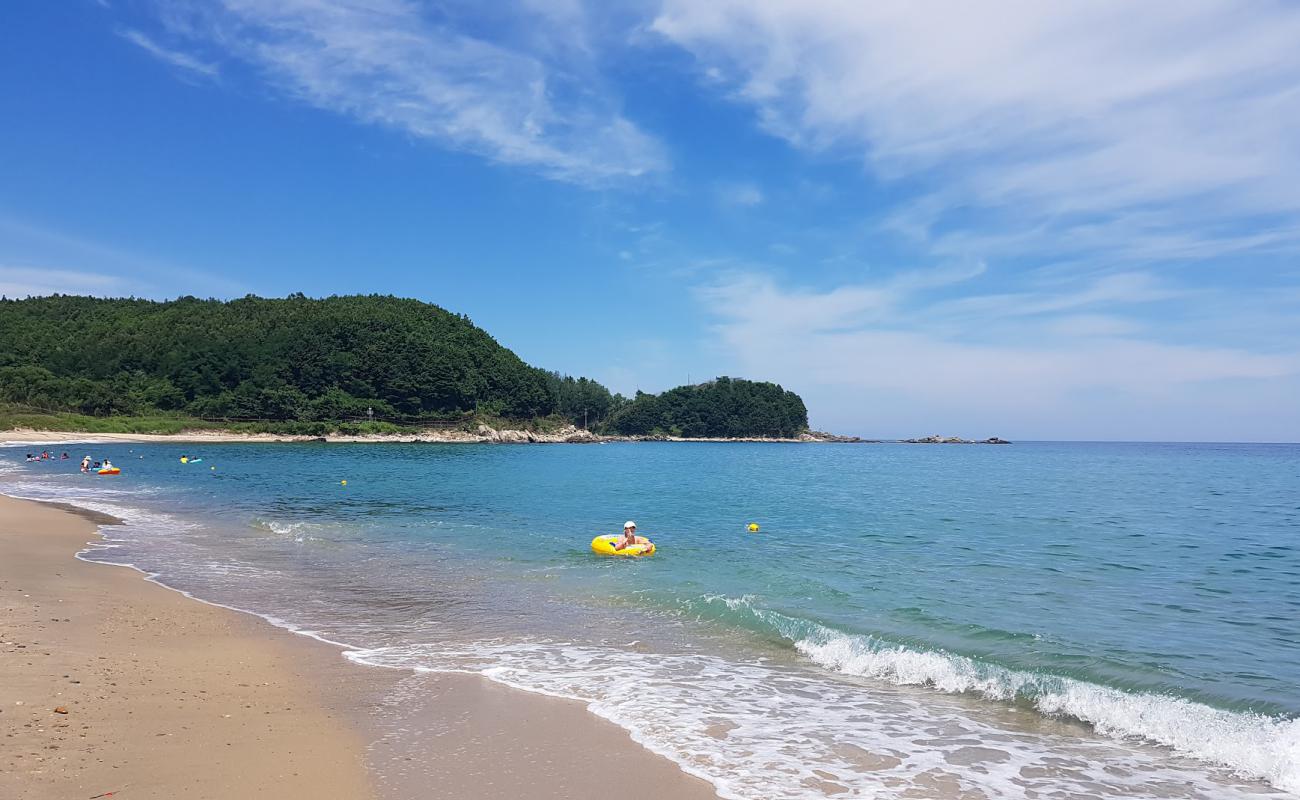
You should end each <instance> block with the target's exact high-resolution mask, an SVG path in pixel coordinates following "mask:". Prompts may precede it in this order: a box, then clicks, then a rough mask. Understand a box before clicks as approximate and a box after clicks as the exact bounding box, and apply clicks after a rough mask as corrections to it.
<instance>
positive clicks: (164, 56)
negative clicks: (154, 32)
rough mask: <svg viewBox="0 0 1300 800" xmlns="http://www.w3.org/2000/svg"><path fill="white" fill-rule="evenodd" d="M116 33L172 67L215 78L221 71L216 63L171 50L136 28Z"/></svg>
mask: <svg viewBox="0 0 1300 800" xmlns="http://www.w3.org/2000/svg"><path fill="white" fill-rule="evenodd" d="M118 35H119V36H121V37H122V38H123V39H126V40H127V41H128V42H131V43H132V44H134V45H136V46H137V47H139V48H140V49H142V50H144V51H145V52H146V53H148V54H149V55H151V56H153V57H154V58H156V59H158V60H159V61H165V62H166V63H168V64H171V65H172V66H173V67H180V68H181V69H183V70H185V71H187V72H191V73H195V74H198V75H203V76H206V77H208V78H215V77H217V75H219V74H220V72H221V70H220V69H219V68H218V67H217V65H216V64H212V63H209V62H207V61H202V60H200V59H198V58H196V57H194V56H192V55H190V54H189V53H183V52H181V51H180V50H172V49H169V48H166V47H163V46H162V45H160V44H158V43H157V42H155V41H154V40H153V39H150V38H149V37H148V36H146V35H145V34H143V33H141V32H140V31H138V30H134V29H131V28H127V29H124V30H121V31H119V32H118Z"/></svg>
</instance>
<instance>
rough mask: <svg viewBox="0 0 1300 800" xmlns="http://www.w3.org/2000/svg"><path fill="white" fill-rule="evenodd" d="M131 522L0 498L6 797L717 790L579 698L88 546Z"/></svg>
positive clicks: (696, 795) (682, 793)
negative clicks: (373, 661)
mask: <svg viewBox="0 0 1300 800" xmlns="http://www.w3.org/2000/svg"><path fill="white" fill-rule="evenodd" d="M115 522H117V521H116V520H114V519H113V518H111V517H108V516H107V515H103V514H99V513H97V512H94V511H89V510H85V509H80V508H78V507H76V506H74V505H69V504H64V503H49V502H43V501H35V500H25V499H18V498H13V497H9V496H6V495H0V551H2V552H3V555H4V557H3V558H0V596H3V598H4V599H5V600H6V601H7V602H6V608H7V615H6V617H5V619H4V621H3V623H0V625H3V627H0V652H4V653H6V654H9V655H10V656H11V657H10V658H6V659H4V660H0V728H2V729H5V732H6V734H7V735H6V736H4V737H0V795H3V796H5V797H13V798H16V799H17V800H28V799H29V798H30V800H36V798H40V797H48V796H51V795H55V796H69V797H75V796H77V795H78V794H84V796H86V797H90V796H92V795H98V794H101V793H105V792H114V793H115V796H118V795H120V796H123V797H128V798H137V797H141V798H143V797H151V798H152V797H156V798H171V797H177V796H186V797H200V798H207V797H212V798H217V797H222V798H224V797H268V798H270V797H274V798H286V800H299V799H301V800H306V798H309V797H310V798H314V797H318V796H332V797H347V798H358V800H362V799H363V798H377V799H378V800H406V798H414V797H422V798H423V797H446V798H460V797H467V798H474V797H483V798H487V797H498V796H505V794H513V795H519V796H531V797H556V798H559V797H578V798H586V797H590V798H593V799H594V798H603V797H607V796H609V795H610V793H611V791H613V792H614V793H616V794H617V795H618V796H622V797H630V798H644V800H650V799H651V798H656V797H666V796H670V797H681V798H686V799H687V800H708V798H716V797H717V795H716V792H715V790H714V789H713V786H712V785H711V784H709V783H708V782H706V781H704V780H702V779H699V778H696V777H693V776H690V775H688V774H687V773H685V772H683V771H682V770H681V769H680V768H679V767H678V765H676V764H675V763H673V762H671V761H669V760H668V759H666V758H663V757H661V756H658V755H656V754H654V753H652V752H650V751H649V750H646V749H645V748H643V747H642V746H641V745H639V744H636V743H634V742H633V741H632V740H631V738H630V737H629V735H628V733H627V732H626V731H625V730H623V729H622V728H619V727H617V726H615V725H614V724H613V723H610V722H608V721H606V720H604V719H601V718H599V717H597V716H595V715H594V714H592V713H590V712H589V711H588V710H587V709H586V707H585V706H584V705H583V704H582V703H579V702H576V701H571V700H565V699H561V698H552V697H546V696H542V695H537V694H533V693H529V692H525V691H521V690H517V689H512V688H509V687H506V686H503V685H500V684H497V683H494V682H492V681H490V680H488V679H487V678H485V677H483V676H479V675H471V674H454V673H423V674H422V673H411V672H409V671H406V670H389V669H382V668H378V667H372V666H367V665H361V664H354V663H352V662H351V661H350V660H348V659H345V658H342V657H341V655H342V653H343V651H345V650H348V649H350V648H349V647H348V646H346V645H338V644H335V643H328V642H325V641H324V640H321V639H316V638H315V637H310V636H308V635H306V634H304V635H299V636H294V635H292V634H293V633H294V631H291V630H288V629H285V628H281V627H277V626H275V625H273V624H271V622H269V621H268V620H266V619H264V618H262V617H260V616H258V615H257V614H255V613H253V612H247V611H242V610H239V609H234V608H231V607H228V606H223V605H219V604H215V603H211V602H209V601H206V600H203V599H200V598H194V597H191V596H189V595H187V594H185V593H184V592H182V591H180V590H178V589H174V588H172V587H169V586H167V585H165V584H163V583H160V582H158V581H156V580H154V579H152V577H150V576H148V575H146V574H145V573H143V572H141V571H139V570H137V569H135V568H132V567H126V566H118V565H111V564H104V563H98V562H93V561H88V560H85V559H82V558H78V557H77V555H78V554H79V553H81V552H83V551H84V550H85V547H86V545H87V544H88V543H90V542H93V540H94V539H95V538H96V537H97V536H99V535H100V534H99V526H101V525H105V524H114V523H115ZM49 614H58V615H62V616H46V615H49ZM47 620H48V621H47ZM23 655H28V656H29V657H31V658H30V660H28V661H22V662H21V663H20V660H21V656H23ZM56 709H63V711H62V712H61V711H56ZM63 712H66V713H63ZM394 720H400V721H401V722H400V726H399V725H397V723H395V722H394ZM412 729H413V730H414V732H415V733H414V734H410V731H411V730H412ZM399 730H400V735H399ZM421 731H423V732H425V735H424V736H421V735H419V734H420V732H421ZM430 731H433V732H436V733H429V732H430ZM408 734H409V735H408ZM593 751H596V752H599V753H600V754H601V757H600V758H595V759H593V758H591V756H590V753H592V752H593ZM214 753H216V754H219V755H220V756H221V757H220V758H215V759H214V758H213V754H214ZM128 790H129V791H128Z"/></svg>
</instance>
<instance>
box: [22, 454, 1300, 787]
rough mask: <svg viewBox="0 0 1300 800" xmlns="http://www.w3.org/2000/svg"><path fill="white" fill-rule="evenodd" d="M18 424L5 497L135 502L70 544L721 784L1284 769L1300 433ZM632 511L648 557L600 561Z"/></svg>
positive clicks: (369, 659) (1299, 697)
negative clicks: (224, 439) (212, 434)
mask: <svg viewBox="0 0 1300 800" xmlns="http://www.w3.org/2000/svg"><path fill="white" fill-rule="evenodd" d="M30 449H32V448H30V447H20V448H13V449H6V450H3V451H0V453H2V454H3V455H2V456H0V460H2V462H3V465H2V466H0V470H3V471H2V472H0V490H3V491H6V492H9V493H12V494H17V495H23V496H33V497H46V498H58V499H64V500H69V501H72V502H78V503H80V504H82V505H87V506H90V507H97V508H100V509H101V510H105V511H109V512H111V513H116V514H118V515H119V516H122V517H124V518H125V519H126V520H127V522H128V523H129V524H127V525H125V526H120V527H116V528H112V529H109V530H108V534H109V536H110V537H111V538H112V539H113V540H114V541H112V542H111V543H110V546H109V547H107V548H100V549H97V550H95V551H93V552H91V553H90V554H88V557H89V558H92V559H99V560H107V561H114V562H118V563H131V564H134V565H136V566H139V567H140V568H142V569H145V570H147V571H150V572H155V573H158V575H159V578H160V580H162V581H163V582H165V583H167V584H169V585H172V586H175V587H176V588H180V589H183V590H185V591H188V592H191V593H193V594H195V595H196V596H198V597H201V598H204V599H208V600H211V601H214V602H220V603H224V604H229V605H234V606H237V607H240V608H245V609H248V610H251V611H254V612H257V613H261V614H263V615H265V616H268V617H269V618H272V619H273V620H275V621H277V622H278V623H280V624H283V625H285V626H286V627H290V628H293V629H295V630H300V631H304V632H310V633H313V634H314V635H318V636H320V637H322V638H326V639H329V640H331V641H336V642H340V643H344V644H346V645H349V646H351V647H352V648H353V649H351V650H350V651H349V652H348V657H350V658H352V659H353V660H355V661H358V662H359V663H363V664H373V665H382V666H396V667H403V668H408V669H427V670H469V671H475V672H480V673H483V674H486V675H488V677H491V678H493V679H496V680H500V681H502V682H504V683H508V684H510V685H514V686H518V687H520V688H524V689H528V690H531V691H538V692H546V693H551V694H556V695H561V696H567V697H575V698H578V699H581V700H583V701H585V702H587V703H588V704H589V705H590V707H591V709H592V710H593V712H595V713H597V714H600V715H602V716H605V717H607V718H609V719H611V720H613V721H615V722H616V723H618V724H620V725H622V726H624V727H626V728H627V729H629V730H630V731H631V732H632V733H633V735H634V737H635V738H637V740H638V741H641V742H642V743H643V744H645V745H646V746H647V747H649V748H651V749H653V750H655V751H657V752H660V753H663V754H664V755H666V756H668V757H670V758H673V759H674V760H676V761H678V763H680V764H682V765H683V767H684V768H686V769H687V770H688V771H691V772H693V773H695V774H698V775H700V776H702V777H705V778H707V779H709V780H711V781H713V782H714V783H715V785H717V786H718V787H719V789H720V791H721V792H722V793H723V794H724V795H726V796H731V797H746V798H749V797H753V798H768V797H792V798H793V797H820V796H826V795H829V794H839V795H841V796H844V795H847V796H871V797H875V796H883V797H889V796H914V795H919V796H927V793H930V794H934V795H936V796H942V795H943V793H944V792H945V791H949V790H954V791H955V790H964V791H967V792H970V793H971V794H972V796H981V795H983V796H988V797H1014V796H1023V797H1032V796H1036V795H1041V794H1043V793H1053V792H1055V793H1060V794H1062V795H1064V796H1071V795H1072V794H1073V795H1078V796H1107V795H1109V796H1119V797H1139V796H1152V797H1234V796H1258V795H1259V794H1260V793H1264V794H1275V793H1279V794H1280V793H1287V792H1291V793H1300V722H1298V721H1297V716H1300V657H1298V656H1300V446H1294V445H1214V444H1113V443H1105V444H1084V443H1068V444H1066V443H1062V444H1055V443H1029V444H1016V445H1012V446H1008V447H1004V446H916V445H911V446H909V445H774V444H658V443H638V444H609V445H589V446H527V447H525V446H488V445H416V444H413V445H394V444H390V445H343V444H302V445H287V444H277V445H233V444H232V445H205V446H202V447H200V446H197V445H179V444H178V445H119V444H113V445H104V444H96V445H77V446H76V449H72V446H71V445H68V446H61V447H60V448H59V449H60V451H62V450H63V449H67V450H68V451H69V452H70V453H71V454H72V455H73V459H72V460H70V461H68V462H52V463H41V464H30V465H29V464H25V463H23V462H22V458H21V456H22V454H23V453H24V452H26V451H27V450H30ZM185 452H195V453H199V454H200V455H202V457H203V458H204V461H203V463H201V464H191V465H181V464H180V463H179V460H178V459H179V456H180V455H181V454H182V453H185ZM86 453H91V454H92V455H94V456H95V457H96V458H99V457H101V456H104V455H107V456H109V457H111V458H112V459H113V461H114V462H115V463H116V464H117V465H118V466H121V467H122V468H123V475H122V476H120V477H119V478H116V479H110V478H100V477H88V476H83V475H81V474H79V473H78V472H77V469H76V463H75V462H76V460H77V459H78V458H79V457H80V456H81V455H84V454H86ZM213 467H215V469H212V468H213ZM342 480H346V481H347V485H346V486H344V485H342V484H341V483H340V482H341V481H342ZM628 518H632V519H635V520H636V521H637V523H638V525H639V527H640V532H641V533H643V534H645V535H649V536H651V537H652V538H653V539H654V540H655V541H656V543H657V544H658V546H659V548H660V552H659V554H658V555H656V556H655V557H654V558H652V559H644V560H624V559H600V558H597V557H595V556H593V555H592V554H591V553H590V552H589V550H588V546H587V545H588V542H589V541H590V539H591V537H592V536H594V535H596V534H598V533H614V532H617V530H618V529H619V527H620V526H621V523H622V522H623V520H625V519H628ZM750 522H756V523H758V524H759V525H760V526H761V529H760V532H758V533H756V534H750V533H748V532H746V529H745V526H746V524H747V523H750ZM629 683H636V684H637V685H638V686H640V687H641V690H640V691H638V692H636V693H628V692H623V691H619V689H618V687H619V686H622V685H627V684H629Z"/></svg>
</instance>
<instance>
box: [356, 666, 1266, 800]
mask: <svg viewBox="0 0 1300 800" xmlns="http://www.w3.org/2000/svg"><path fill="white" fill-rule="evenodd" d="M347 656H348V658H350V659H352V660H354V661H357V662H359V663H363V664H370V665H375V666H384V667H396V668H404V669H414V670H429V671H463V672H475V673H479V674H482V675H485V676H487V677H489V678H491V679H493V680H496V681H498V682H501V683H504V684H506V685H509V686H512V687H515V688H519V689H524V690H527V691H531V692H537V693H540V694H547V695H551V696H555V697H564V698H571V699H576V700H580V701H582V702H584V703H586V704H587V707H588V708H589V709H590V710H591V711H592V712H593V713H595V714H597V715H599V716H601V717H603V718H605V719H608V720H610V721H611V722H614V723H616V724H618V725H619V726H621V727H623V728H625V729H627V730H628V731H629V732H630V733H631V735H632V738H633V739H634V740H636V741H637V742H639V743H641V744H642V745H644V746H645V747H646V748H648V749H650V750H652V751H654V752H656V753H659V754H661V755H663V756H666V757H668V758H670V759H672V760H673V761H675V762H677V763H678V764H679V765H681V767H682V768H683V769H684V770H685V771H687V772H688V773H690V774H693V775H696V776H698V777H701V778H704V779H706V780H709V781H710V782H712V783H713V784H714V785H715V786H716V787H717V789H718V791H719V794H720V795H721V796H722V797H726V798H746V799H757V798H772V799H773V800H776V799H778V798H779V799H781V800H803V799H804V798H814V797H825V796H826V795H827V794H831V793H834V794H836V795H837V796H844V797H896V796H902V795H905V794H906V793H907V792H908V790H909V789H912V790H920V791H925V790H926V789H927V788H928V789H930V790H933V789H934V788H935V787H950V788H951V790H952V791H951V792H944V793H951V794H958V793H961V792H966V793H969V794H970V795H971V796H975V797H979V796H984V797H999V798H1001V797H1008V798H1028V797H1038V796H1088V797H1124V798H1145V797H1193V798H1237V797H1240V798H1245V797H1258V796H1259V795H1260V794H1261V793H1262V794H1269V793H1270V790H1268V789H1267V788H1266V787H1264V786H1262V785H1253V786H1239V785H1234V783H1233V781H1232V780H1230V779H1229V778H1227V776H1226V775H1216V774H1215V773H1214V772H1213V771H1212V770H1206V769H1205V768H1203V767H1200V766H1198V765H1196V764H1195V763H1193V762H1189V761H1186V760H1183V759H1180V758H1178V757H1176V756H1173V755H1172V754H1170V753H1168V751H1162V750H1161V749H1159V748H1154V747H1150V746H1146V745H1142V744H1134V743H1128V742H1120V741H1111V740H1108V739H1105V738H1101V737H1096V736H1092V735H1089V734H1088V733H1087V732H1086V731H1085V730H1084V729H1082V728H1080V729H1078V730H1077V731H1075V732H1073V733H1071V732H1070V731H1069V730H1068V729H1062V730H1061V731H1055V732H1053V733H1051V734H1044V733H1036V732H1030V731H1029V730H1028V729H1022V730H1020V731H1015V730H1013V729H1009V728H1008V727H1007V726H1005V725H1003V724H999V723H1003V722H1005V721H1006V720H1005V719H1003V718H1002V716H1000V715H1007V714H1012V715H1014V712H1010V711H1007V710H1002V711H1000V712H999V711H997V707H994V706H987V705H986V706H984V708H983V709H980V708H979V704H978V703H973V702H972V701H963V700H962V699H961V698H956V697H953V698H947V697H944V696H942V695H933V694H929V695H928V696H927V694H925V693H922V694H918V693H917V692H916V690H914V689H907V688H905V687H890V686H881V687H879V688H878V689H872V690H868V689H866V688H865V687H863V686H860V685H854V684H851V683H843V682H839V681H829V680H825V679H818V678H817V676H816V675H815V674H812V673H807V672H806V671H802V670H798V669H785V668H779V667H767V666H757V665H749V664H737V663H734V662H730V661H726V660H723V659H719V658H715V657H711V656H705V655H699V654H670V655H664V654H645V653H638V652H633V651H623V650H614V649H605V648H593V647H578V646H567V645H558V644H554V645H553V644H545V643H525V644H519V643H513V644H512V643H500V644H493V643H484V644H480V645H475V646H467V647H461V648H457V647H455V646H451V645H447V644H430V645H407V646H399V647H389V648H377V649H370V650H355V651H352V652H350V653H348V654H347ZM931 793H933V792H932V791H931ZM1274 794H1280V793H1274Z"/></svg>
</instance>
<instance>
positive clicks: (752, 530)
mask: <svg viewBox="0 0 1300 800" xmlns="http://www.w3.org/2000/svg"><path fill="white" fill-rule="evenodd" d="M749 532H750V533H758V523H757V522H751V523H749Z"/></svg>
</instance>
